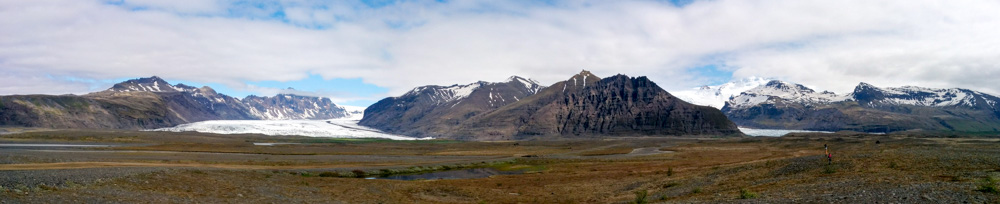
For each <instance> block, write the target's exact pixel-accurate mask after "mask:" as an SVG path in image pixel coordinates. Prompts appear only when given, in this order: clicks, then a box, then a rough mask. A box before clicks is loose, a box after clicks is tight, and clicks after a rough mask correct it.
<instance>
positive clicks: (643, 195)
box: [633, 190, 649, 204]
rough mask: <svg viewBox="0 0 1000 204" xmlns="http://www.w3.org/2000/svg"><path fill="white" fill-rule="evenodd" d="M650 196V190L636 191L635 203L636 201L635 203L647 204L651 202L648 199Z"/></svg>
mask: <svg viewBox="0 0 1000 204" xmlns="http://www.w3.org/2000/svg"><path fill="white" fill-rule="evenodd" d="M648 196H649V191H646V190H641V191H636V192H635V200H634V202H633V203H635V204H646V203H649V201H647V200H646V199H647V197H648Z"/></svg>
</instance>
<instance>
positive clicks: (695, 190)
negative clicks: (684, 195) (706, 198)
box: [691, 188, 701, 194]
mask: <svg viewBox="0 0 1000 204" xmlns="http://www.w3.org/2000/svg"><path fill="white" fill-rule="evenodd" d="M699 193H701V188H694V189H691V194H699Z"/></svg>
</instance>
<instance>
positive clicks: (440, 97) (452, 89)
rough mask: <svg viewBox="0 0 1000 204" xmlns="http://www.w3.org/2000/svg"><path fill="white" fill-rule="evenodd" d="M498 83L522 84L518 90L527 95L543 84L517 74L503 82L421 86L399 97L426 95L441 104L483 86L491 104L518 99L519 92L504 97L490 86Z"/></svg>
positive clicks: (455, 99) (466, 95) (458, 98)
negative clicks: (486, 90) (488, 90)
mask: <svg viewBox="0 0 1000 204" xmlns="http://www.w3.org/2000/svg"><path fill="white" fill-rule="evenodd" d="M498 84H503V85H507V84H513V85H520V86H523V87H524V88H523V89H521V90H518V92H524V93H527V95H531V94H535V93H537V92H538V90H540V89H542V88H544V86H541V85H539V84H538V81H535V80H531V79H525V78H522V77H519V76H511V77H509V78H507V80H505V81H503V82H485V81H478V82H476V83H471V84H464V85H459V84H455V85H451V86H437V85H430V86H421V87H417V88H415V89H413V90H410V91H409V92H406V94H403V96H400V97H414V96H420V97H426V98H427V99H426V100H428V101H429V102H431V103H434V104H443V103H450V102H455V101H459V100H462V99H465V98H466V97H468V96H469V95H471V94H472V92H473V91H476V90H477V89H479V88H480V87H485V88H487V89H491V90H493V91H490V92H489V97H490V100H489V101H488V102H489V103H491V104H493V103H494V101H496V104H500V103H503V102H505V101H506V100H507V99H508V98H509V99H511V100H513V101H517V100H520V98H518V97H517V95H521V94H508V95H507V98H505V97H504V94H505V93H504V91H496V88H497V87H491V86H494V85H498Z"/></svg>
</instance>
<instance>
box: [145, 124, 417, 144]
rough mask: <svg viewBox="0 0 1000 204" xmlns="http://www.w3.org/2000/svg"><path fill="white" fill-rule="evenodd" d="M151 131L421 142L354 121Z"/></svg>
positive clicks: (190, 126) (198, 127) (225, 125)
mask: <svg viewBox="0 0 1000 204" xmlns="http://www.w3.org/2000/svg"><path fill="white" fill-rule="evenodd" d="M152 131H168V132H186V131H194V132H204V133H216V134H264V135H275V136H276V135H290V136H294V135H297V136H309V137H333V138H384V139H392V140H422V139H433V138H429V137H427V138H414V137H407V136H401V135H394V134H389V133H384V132H381V131H378V130H375V129H371V128H368V127H365V126H361V125H358V120H352V119H333V120H210V121H202V122H196V123H188V124H183V125H179V126H177V127H170V128H160V129H154V130H152Z"/></svg>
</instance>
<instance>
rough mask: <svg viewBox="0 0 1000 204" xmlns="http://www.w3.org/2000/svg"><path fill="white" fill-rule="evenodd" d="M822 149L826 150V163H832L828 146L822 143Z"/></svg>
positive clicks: (831, 155)
mask: <svg viewBox="0 0 1000 204" xmlns="http://www.w3.org/2000/svg"><path fill="white" fill-rule="evenodd" d="M823 150H824V151H826V160H827V164H833V154H830V148H829V147H827V146H826V144H823Z"/></svg>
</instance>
